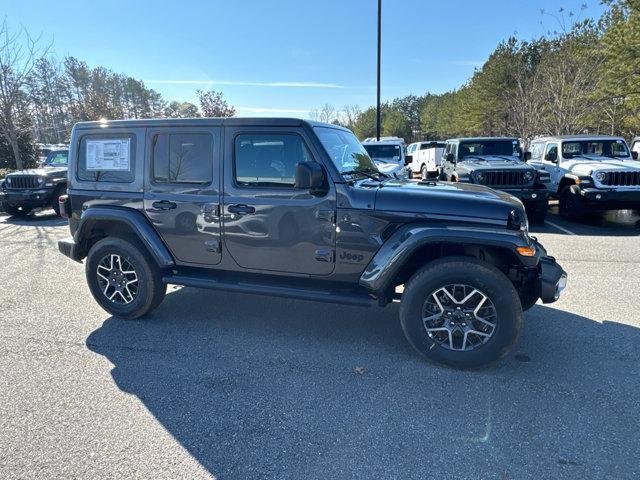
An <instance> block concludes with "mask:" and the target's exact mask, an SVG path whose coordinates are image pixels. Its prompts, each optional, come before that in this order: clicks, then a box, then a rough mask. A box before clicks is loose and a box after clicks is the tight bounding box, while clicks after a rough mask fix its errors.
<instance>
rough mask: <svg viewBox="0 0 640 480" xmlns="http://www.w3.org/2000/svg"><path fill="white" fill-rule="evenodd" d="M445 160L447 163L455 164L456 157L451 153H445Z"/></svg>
mask: <svg viewBox="0 0 640 480" xmlns="http://www.w3.org/2000/svg"><path fill="white" fill-rule="evenodd" d="M445 158H446V160H447V162H450V163H455V161H456V156H455V155H454V154H453V153H447V156H446V157H445Z"/></svg>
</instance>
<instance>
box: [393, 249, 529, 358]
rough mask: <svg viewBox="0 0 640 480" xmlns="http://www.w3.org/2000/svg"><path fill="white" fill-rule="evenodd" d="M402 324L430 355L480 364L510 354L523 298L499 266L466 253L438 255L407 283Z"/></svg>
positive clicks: (412, 340) (415, 344)
mask: <svg viewBox="0 0 640 480" xmlns="http://www.w3.org/2000/svg"><path fill="white" fill-rule="evenodd" d="M400 323H401V325H402V329H403V331H404V334H405V336H406V337H407V340H408V341H409V343H410V344H411V345H412V346H413V347H414V348H415V349H416V350H417V351H418V352H420V353H421V354H422V355H424V356H425V357H427V358H428V359H430V360H433V361H435V362H438V363H443V364H446V365H450V366H453V367H458V368H475V367H480V366H482V365H485V364H487V363H490V362H493V361H496V360H498V359H499V358H501V357H503V356H504V355H506V354H507V353H508V352H509V351H510V350H511V348H512V347H513V345H514V344H515V342H516V341H517V339H518V335H519V333H520V330H521V329H522V307H521V305H520V298H519V297H518V294H517V292H516V290H515V288H514V287H513V285H512V283H511V282H510V281H509V279H508V278H507V277H506V276H505V275H504V274H503V273H502V272H501V271H500V270H498V269H497V268H495V267H493V266H492V265H489V264H487V263H485V262H482V261H479V260H476V259H473V258H467V257H449V258H444V259H441V260H436V261H435V262H432V263H430V264H428V265H426V266H425V267H424V268H422V269H421V270H419V271H418V272H417V273H416V274H414V275H413V277H411V279H410V280H409V282H407V284H406V285H405V291H404V293H403V296H402V304H401V306H400Z"/></svg>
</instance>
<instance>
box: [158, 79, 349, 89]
mask: <svg viewBox="0 0 640 480" xmlns="http://www.w3.org/2000/svg"><path fill="white" fill-rule="evenodd" d="M145 83H156V84H164V85H230V86H239V87H286V88H346V87H344V86H343V85H338V84H337V83H320V82H243V81H236V80H145Z"/></svg>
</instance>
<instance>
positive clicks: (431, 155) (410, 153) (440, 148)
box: [407, 140, 445, 180]
mask: <svg viewBox="0 0 640 480" xmlns="http://www.w3.org/2000/svg"><path fill="white" fill-rule="evenodd" d="M444 147H445V142H441V141H436V140H426V141H424V142H415V143H412V144H410V145H409V146H408V147H407V161H408V162H409V163H408V165H409V169H410V170H411V173H419V174H420V176H421V177H422V179H423V180H427V179H428V178H437V177H438V174H439V169H440V164H441V162H442V155H443V154H444Z"/></svg>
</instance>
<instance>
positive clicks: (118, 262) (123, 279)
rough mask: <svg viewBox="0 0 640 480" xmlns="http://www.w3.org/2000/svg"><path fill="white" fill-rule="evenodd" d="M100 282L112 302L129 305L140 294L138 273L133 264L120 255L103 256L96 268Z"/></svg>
mask: <svg viewBox="0 0 640 480" xmlns="http://www.w3.org/2000/svg"><path fill="white" fill-rule="evenodd" d="M96 274H97V275H98V284H99V285H100V290H101V291H102V293H103V295H104V296H105V297H106V298H107V300H109V301H110V302H113V303H117V304H120V305H128V304H129V303H131V302H133V300H134V299H135V298H136V295H137V294H138V275H137V273H136V271H135V269H134V268H133V265H132V264H131V263H130V262H129V261H128V260H126V259H123V258H122V257H121V256H120V255H117V254H114V253H112V254H109V255H105V256H104V257H102V259H101V260H100V262H99V263H98V267H97V269H96Z"/></svg>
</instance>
